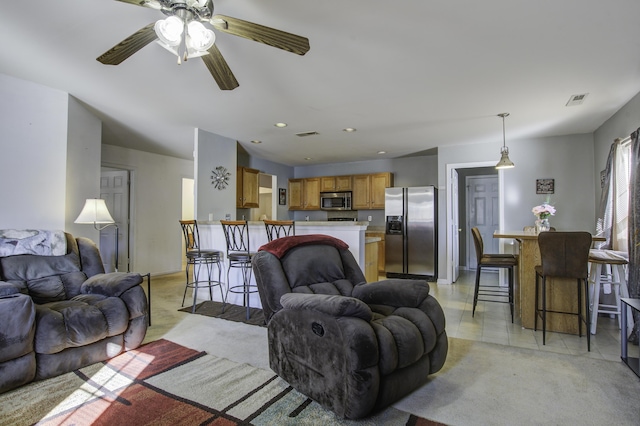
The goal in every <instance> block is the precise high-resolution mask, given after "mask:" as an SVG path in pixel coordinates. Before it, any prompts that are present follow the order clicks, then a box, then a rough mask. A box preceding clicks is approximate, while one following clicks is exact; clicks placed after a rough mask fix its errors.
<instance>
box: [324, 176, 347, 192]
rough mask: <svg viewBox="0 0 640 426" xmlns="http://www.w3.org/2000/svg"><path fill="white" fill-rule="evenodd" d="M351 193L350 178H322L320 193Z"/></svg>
mask: <svg viewBox="0 0 640 426" xmlns="http://www.w3.org/2000/svg"><path fill="white" fill-rule="evenodd" d="M336 191H351V176H323V177H321V178H320V192H336Z"/></svg>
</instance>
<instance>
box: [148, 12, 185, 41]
mask: <svg viewBox="0 0 640 426" xmlns="http://www.w3.org/2000/svg"><path fill="white" fill-rule="evenodd" d="M153 28H154V30H155V31H156V35H157V36H158V38H159V39H160V41H161V42H162V43H164V44H166V45H167V46H177V45H179V44H180V42H181V41H182V32H183V31H184V24H183V23H182V20H181V19H180V18H178V17H177V16H169V17H168V18H166V19H160V20H159V21H157V22H156V23H155V25H154V26H153Z"/></svg>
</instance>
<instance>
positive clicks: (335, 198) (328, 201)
mask: <svg viewBox="0 0 640 426" xmlns="http://www.w3.org/2000/svg"><path fill="white" fill-rule="evenodd" d="M320 209H321V210H351V192H350V191H346V192H321V193H320Z"/></svg>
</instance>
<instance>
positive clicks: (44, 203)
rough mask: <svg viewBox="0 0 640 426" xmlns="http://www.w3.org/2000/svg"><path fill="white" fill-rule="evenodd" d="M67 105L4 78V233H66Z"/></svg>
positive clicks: (53, 94)
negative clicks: (19, 230) (53, 230)
mask: <svg viewBox="0 0 640 426" xmlns="http://www.w3.org/2000/svg"><path fill="white" fill-rule="evenodd" d="M68 100H69V96H68V95H67V94H66V93H65V92H62V91H59V90H54V89H50V88H48V87H45V86H41V85H38V84H35V83H31V82H27V81H23V80H19V79H16V78H13V77H9V76H6V75H2V74H0V157H1V158H2V166H1V167H0V182H2V185H0V199H1V200H2V208H0V228H17V229H24V228H31V229H34V228H35V229H38V228H40V229H64V227H65V222H66V220H65V212H66V205H65V198H66V194H65V193H66V179H67V172H66V169H67V112H68Z"/></svg>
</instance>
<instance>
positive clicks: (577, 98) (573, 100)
mask: <svg viewBox="0 0 640 426" xmlns="http://www.w3.org/2000/svg"><path fill="white" fill-rule="evenodd" d="M587 95H589V94H588V93H583V94H581V95H572V96H571V97H570V98H569V102H567V105H566V106H575V105H580V104H581V103H583V102H584V100H585V98H586V97H587Z"/></svg>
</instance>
